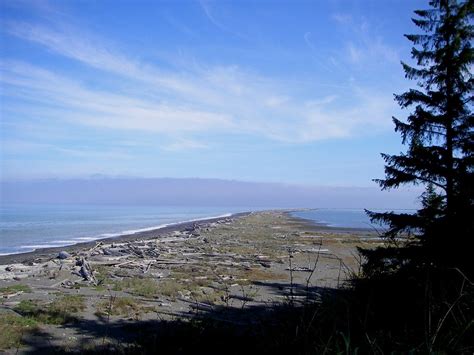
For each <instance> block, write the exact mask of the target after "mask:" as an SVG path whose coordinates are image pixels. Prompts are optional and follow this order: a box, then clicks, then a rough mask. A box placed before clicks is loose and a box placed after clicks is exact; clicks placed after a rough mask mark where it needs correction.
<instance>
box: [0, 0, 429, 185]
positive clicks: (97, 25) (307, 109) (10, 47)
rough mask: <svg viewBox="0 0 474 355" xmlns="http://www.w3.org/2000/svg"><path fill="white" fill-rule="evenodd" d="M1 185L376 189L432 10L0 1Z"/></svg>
mask: <svg viewBox="0 0 474 355" xmlns="http://www.w3.org/2000/svg"><path fill="white" fill-rule="evenodd" d="M0 6H1V9H0V10H1V11H0V12H1V15H0V16H1V32H0V36H1V37H0V38H1V53H2V55H1V56H2V61H1V67H0V68H1V77H0V80H1V135H2V137H1V138H2V143H1V170H2V178H3V179H5V180H12V179H25V178H27V179H29V178H50V177H55V178H56V177H59V178H70V177H87V176H91V175H94V174H102V175H107V176H133V177H165V176H166V177H202V178H222V179H235V180H246V181H269V182H284V183H297V184H311V185H325V186H335V185H337V186H373V183H372V182H371V179H373V178H380V177H382V176H383V162H382V160H381V158H380V156H379V153H380V152H388V153H397V152H399V151H400V150H402V149H403V147H402V146H401V144H400V138H399V136H398V135H397V134H396V133H395V132H393V125H392V122H391V116H392V115H396V116H397V117H401V118H403V117H404V115H406V112H401V111H400V110H399V108H398V107H397V105H396V103H395V102H394V101H393V93H400V92H402V91H403V90H406V89H407V88H408V87H411V86H413V83H410V82H408V81H407V80H406V79H405V78H404V76H403V72H402V69H401V66H400V60H405V61H409V56H410V43H409V42H408V41H407V40H406V39H405V38H404V37H403V34H404V33H412V32H414V31H416V28H415V26H414V25H413V24H412V23H411V21H410V17H411V16H412V14H413V10H415V9H419V8H426V6H427V1H412V0H398V1H390V0H384V1H380V0H374V1H371V0H360V1H350V0H340V1H339V0H327V1H323V0H321V1H232V2H230V1H166V2H161V1H117V0H114V1H58V2H52V1H51V2H50V1H33V0H31V1H2V2H1V5H0Z"/></svg>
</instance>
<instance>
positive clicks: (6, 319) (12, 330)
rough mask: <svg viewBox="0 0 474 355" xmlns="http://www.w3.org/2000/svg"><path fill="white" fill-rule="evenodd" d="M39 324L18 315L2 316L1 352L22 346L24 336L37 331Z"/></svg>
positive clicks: (0, 318) (0, 331)
mask: <svg viewBox="0 0 474 355" xmlns="http://www.w3.org/2000/svg"><path fill="white" fill-rule="evenodd" d="M37 327H38V322H37V321H36V320H35V319H33V318H30V317H22V316H19V315H16V314H1V315H0V350H2V349H11V348H15V347H18V346H20V345H21V340H22V338H23V336H24V335H25V334H27V333H30V332H33V331H35V330H36V329H37Z"/></svg>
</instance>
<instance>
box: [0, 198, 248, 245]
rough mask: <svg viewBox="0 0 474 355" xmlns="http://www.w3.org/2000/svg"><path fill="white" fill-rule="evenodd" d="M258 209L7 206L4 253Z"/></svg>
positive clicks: (0, 224)
mask: <svg viewBox="0 0 474 355" xmlns="http://www.w3.org/2000/svg"><path fill="white" fill-rule="evenodd" d="M250 210H256V209H255V208H253V209H246V208H228V207H169V206H98V205H93V206H90V205H60V206H59V205H3V206H0V254H12V253H21V252H26V251H32V250H34V249H38V248H45V247H53V246H65V245H72V244H75V243H79V242H85V241H90V240H95V239H99V238H104V237H112V236H117V235H121V234H129V233H134V232H138V231H142V230H146V229H153V228H158V227H161V226H163V225H167V224H170V223H177V222H182V221H189V220H194V219H200V218H205V217H215V216H222V215H227V214H231V213H237V212H243V211H250Z"/></svg>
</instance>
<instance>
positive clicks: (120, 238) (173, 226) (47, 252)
mask: <svg viewBox="0 0 474 355" xmlns="http://www.w3.org/2000/svg"><path fill="white" fill-rule="evenodd" d="M251 213H252V212H239V213H234V214H231V213H229V214H225V215H222V216H216V217H203V218H197V219H193V220H189V221H182V222H175V223H169V224H165V225H163V226H157V227H156V228H152V229H148V228H144V229H143V230H138V231H137V232H134V233H128V234H127V233H125V234H119V235H116V236H109V237H104V238H97V239H94V240H90V241H85V242H79V243H76V244H71V245H65V246H56V247H49V248H48V247H46V248H38V249H35V250H33V251H28V252H22V253H15V254H6V255H0V265H5V264H12V263H28V262H32V261H33V260H35V259H38V258H54V257H55V256H56V255H57V254H58V253H59V252H60V251H63V250H64V251H68V252H73V251H74V252H75V251H80V250H82V249H87V248H91V247H93V246H95V245H96V244H97V243H99V242H117V243H123V242H128V241H133V240H137V239H143V238H151V237H161V236H163V235H165V234H169V233H173V232H175V231H182V230H185V229H187V228H191V227H193V228H194V227H199V226H200V225H203V224H206V223H215V222H219V221H223V220H226V219H229V218H239V217H242V216H247V215H249V214H251Z"/></svg>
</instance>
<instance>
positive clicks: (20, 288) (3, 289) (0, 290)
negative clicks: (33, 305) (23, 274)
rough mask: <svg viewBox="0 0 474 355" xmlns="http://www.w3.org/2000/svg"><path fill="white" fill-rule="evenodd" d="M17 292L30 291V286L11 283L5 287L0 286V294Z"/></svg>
mask: <svg viewBox="0 0 474 355" xmlns="http://www.w3.org/2000/svg"><path fill="white" fill-rule="evenodd" d="M17 292H25V293H30V292H31V288H30V287H29V286H28V285H22V284H19V285H12V286H7V287H0V296H5V295H11V294H14V293H17Z"/></svg>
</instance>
